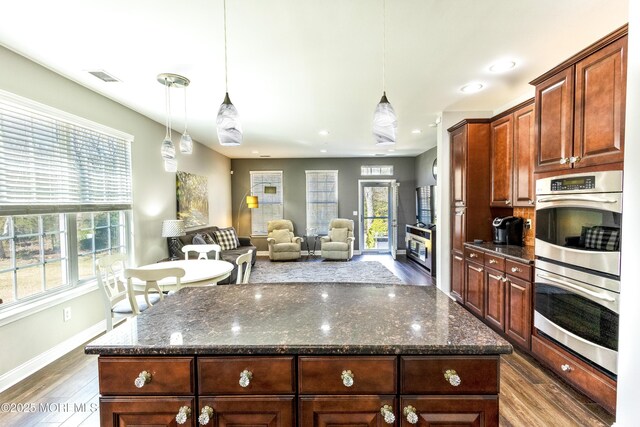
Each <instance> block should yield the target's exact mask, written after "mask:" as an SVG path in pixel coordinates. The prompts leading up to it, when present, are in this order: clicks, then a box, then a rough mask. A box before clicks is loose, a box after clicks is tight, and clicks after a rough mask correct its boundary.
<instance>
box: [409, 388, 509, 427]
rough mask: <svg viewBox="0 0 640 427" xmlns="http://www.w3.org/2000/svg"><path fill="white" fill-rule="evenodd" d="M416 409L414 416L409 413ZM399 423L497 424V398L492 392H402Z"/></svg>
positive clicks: (424, 426) (428, 426) (423, 425)
mask: <svg viewBox="0 0 640 427" xmlns="http://www.w3.org/2000/svg"><path fill="white" fill-rule="evenodd" d="M411 412H413V413H415V415H416V417H414V416H412V415H410V413H411ZM400 413H401V414H402V422H401V423H400V425H401V426H402V427H413V426H419V427H434V426H456V427H464V426H469V427H479V426H494V425H495V426H497V425H498V398H497V397H493V396H467V397H453V396H435V397H423V396H403V397H402V399H400Z"/></svg>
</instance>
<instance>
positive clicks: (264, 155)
mask: <svg viewBox="0 0 640 427" xmlns="http://www.w3.org/2000/svg"><path fill="white" fill-rule="evenodd" d="M260 157H271V156H270V155H268V154H262V155H261V156H260Z"/></svg>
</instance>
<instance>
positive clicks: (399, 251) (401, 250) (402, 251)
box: [396, 249, 407, 255]
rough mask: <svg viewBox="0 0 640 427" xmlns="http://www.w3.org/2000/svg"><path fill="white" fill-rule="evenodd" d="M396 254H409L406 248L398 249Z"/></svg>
mask: <svg viewBox="0 0 640 427" xmlns="http://www.w3.org/2000/svg"><path fill="white" fill-rule="evenodd" d="M396 254H398V255H406V254H407V250H406V249H397V250H396Z"/></svg>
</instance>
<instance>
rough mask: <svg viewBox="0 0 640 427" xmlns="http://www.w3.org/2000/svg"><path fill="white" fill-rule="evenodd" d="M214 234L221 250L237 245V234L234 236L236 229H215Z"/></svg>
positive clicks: (233, 247)
mask: <svg viewBox="0 0 640 427" xmlns="http://www.w3.org/2000/svg"><path fill="white" fill-rule="evenodd" d="M214 234H215V236H216V240H217V241H218V244H219V245H220V248H221V249H222V250H223V251H228V250H229V249H235V248H237V247H238V236H236V230H234V229H233V227H229V228H223V229H219V230H216V231H214Z"/></svg>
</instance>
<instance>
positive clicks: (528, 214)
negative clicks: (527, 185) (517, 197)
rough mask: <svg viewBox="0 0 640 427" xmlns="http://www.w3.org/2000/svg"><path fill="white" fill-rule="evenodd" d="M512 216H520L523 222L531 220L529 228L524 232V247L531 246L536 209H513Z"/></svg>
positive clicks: (534, 233)
mask: <svg viewBox="0 0 640 427" xmlns="http://www.w3.org/2000/svg"><path fill="white" fill-rule="evenodd" d="M513 216H520V217H522V218H524V220H525V221H526V220H528V219H530V220H531V228H530V229H529V230H527V229H525V230H524V244H525V246H533V245H534V242H535V236H536V209H535V208H513Z"/></svg>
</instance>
